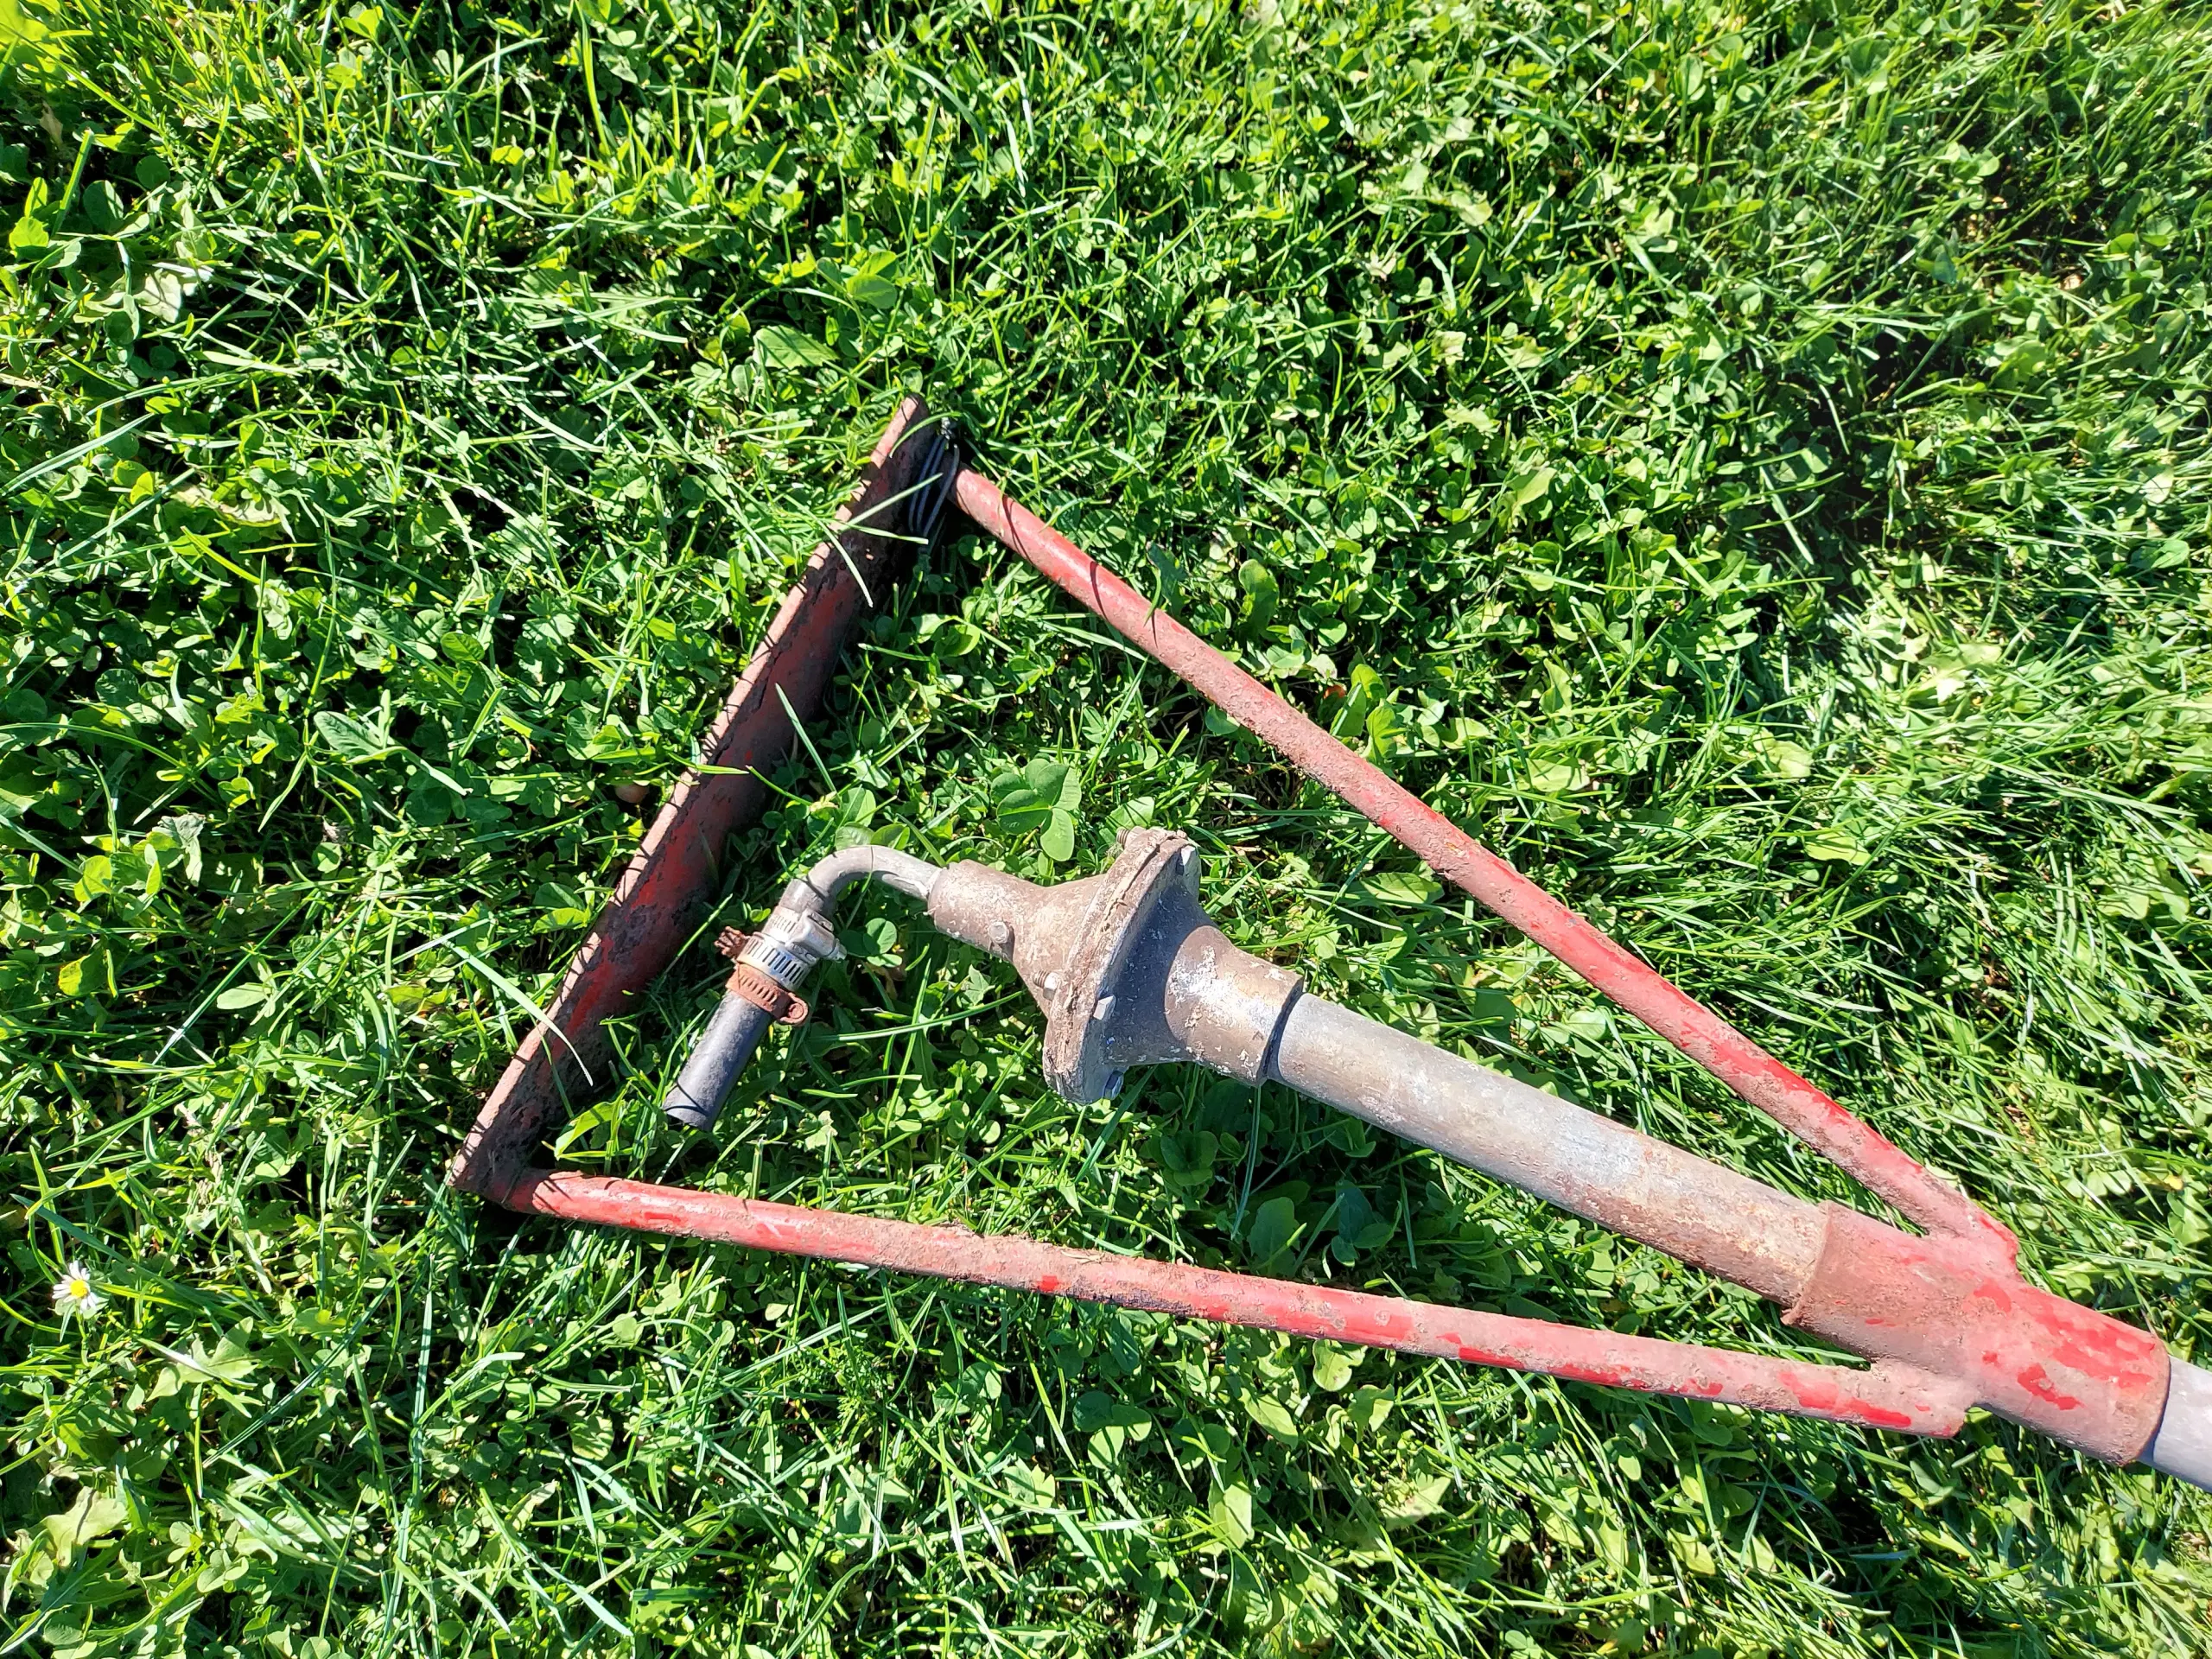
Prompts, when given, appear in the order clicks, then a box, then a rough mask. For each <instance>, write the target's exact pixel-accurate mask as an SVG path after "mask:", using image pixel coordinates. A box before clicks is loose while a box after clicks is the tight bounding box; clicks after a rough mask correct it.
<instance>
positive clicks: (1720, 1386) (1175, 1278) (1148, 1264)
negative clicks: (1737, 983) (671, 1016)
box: [506, 1170, 1968, 1436]
mask: <svg viewBox="0 0 2212 1659" xmlns="http://www.w3.org/2000/svg"><path fill="white" fill-rule="evenodd" d="M506 1201H507V1203H508V1205H510V1206H512V1208H514V1209H517V1210H520V1211H525V1212H528V1213H531V1214H536V1215H543V1216H557V1217H562V1218H563V1219H565V1220H569V1221H582V1222H595V1223H599V1224H603V1225H606V1226H610V1227H626V1228H629V1229H631V1230H634V1231H639V1232H648V1233H668V1234H673V1235H676V1236H680V1237H685V1238H706V1239H715V1240H718V1241H720V1242H721V1243H728V1244H740V1245H743V1246H745V1247H746V1248H747V1249H758V1250H775V1251H779V1252H780V1253H782V1254H784V1255H805V1256H813V1257H816V1258H817V1259H820V1260H824V1261H831V1262H857V1263H860V1264H861V1265H862V1266H865V1267H871V1268H890V1269H892V1270H893V1271H896V1272H899V1273H912V1274H925V1275H927V1276H929V1277H931V1278H935V1279H955V1280H958V1281H962V1282H963V1283H966V1284H974V1285H996V1286H999V1287H1002V1288H1005V1289H1007V1290H1027V1291H1034V1292H1036V1293H1037V1294H1039V1295H1045V1296H1071V1297H1074V1298H1076V1299H1077V1300H1082V1301H1087V1302H1109V1303H1111V1304H1113V1305H1114V1306H1116V1307H1138V1308H1146V1309H1148V1310H1150V1311H1152V1312H1154V1313H1172V1314H1175V1315H1178V1316H1179V1317H1181V1318H1184V1319H1208V1320H1211V1321H1212V1322H1213V1323H1215V1324H1217V1325H1256V1326H1259V1327H1261V1328H1262V1329H1264V1330H1270V1331H1281V1332H1287V1333H1289V1334H1290V1335H1292V1336H1298V1337H1315V1338H1326V1339H1328V1340H1330V1341H1333V1342H1344V1343H1354V1344H1358V1345H1360V1346H1362V1347H1367V1348H1393V1349H1395V1350H1397V1351H1399V1352H1401V1353H1408V1354H1424V1355H1428V1356H1431V1357H1436V1358H1442V1359H1460V1360H1465V1361H1467V1362H1468V1363H1471V1364H1476V1365H1497V1366H1503V1367H1505V1368H1506V1369H1508V1370H1517V1371H1533V1372H1536V1373H1539V1374H1541V1375H1543V1376H1558V1377H1564V1378H1567V1379H1568V1380H1569V1381H1572V1382H1577V1383H1598V1384H1600V1385H1602V1386H1605V1387H1607V1388H1617V1389H1637V1390H1639V1391H1641V1392H1643V1393H1647V1394H1673V1395H1686V1396H1688V1397H1689V1398H1691V1399H1696V1400H1712V1401H1717V1402H1723V1403H1725V1404H1728V1405H1737V1406H1748V1407H1751V1408H1755V1409H1758V1410H1761V1411H1784V1412H1789V1413H1791V1414H1795V1415H1796V1416H1800V1417H1822V1418H1826V1419H1827V1420H1829V1421H1832V1422H1839V1423H1856V1424H1859V1425H1861V1426H1862V1427H1869V1428H1887V1429H1894V1430H1897V1431H1900V1432H1903V1433H1910V1434H1932V1435H1937V1436H1948V1435H1951V1434H1955V1433H1957V1432H1958V1428H1959V1425H1960V1423H1961V1421H1964V1417H1965V1412H1966V1408H1967V1403H1968V1394H1967V1389H1966V1388H1965V1387H1964V1386H1963V1385H1962V1384H1960V1383H1955V1382H1952V1381H1950V1380H1948V1379H1947V1378H1940V1377H1935V1376H1929V1375H1927V1374H1926V1373H1924V1372H1921V1371H1917V1370H1913V1369H1912V1368H1910V1367H1909V1366H1902V1365H1896V1364H1891V1363H1886V1362H1885V1363H1881V1364H1878V1365H1876V1366H1875V1367H1874V1368H1873V1369H1872V1370H1864V1371H1861V1370H1849V1369H1847V1368H1846V1367H1843V1366H1840V1365H1802V1364H1798V1363H1794V1362H1792V1361H1789V1360H1781V1359H1772V1358H1768V1357H1764V1356H1762V1355H1758V1354H1738V1353H1731V1352H1729V1351H1726V1350H1725V1349H1719V1348H1699V1347H1693V1346H1691V1345H1689V1344H1684V1343H1673V1342H1662V1341H1659V1340H1656V1339H1655V1338H1649V1337H1630V1336H1622V1335H1619V1334H1618V1333H1616V1332H1611V1331H1589V1330H1584V1329H1582V1328H1580V1326H1576V1325H1554V1324H1553V1323H1551V1322H1550V1321H1548V1320H1546V1319H1515V1318H1513V1317H1511V1316H1510V1315H1507V1314H1503V1313H1474V1312H1470V1311H1469V1310H1467V1309H1465V1308H1457V1307H1440V1306H1431V1305H1429V1304H1427V1303H1423V1302H1409V1301H1404V1300H1400V1299H1399V1298H1397V1297H1394V1296H1371V1295H1368V1294H1365V1293H1363V1292H1360V1291H1351V1290H1332V1289H1328V1288H1326V1287H1322V1286H1319V1285H1307V1284H1300V1283H1296V1282H1294V1281H1290V1280H1284V1279H1261V1278H1255V1277H1251V1276H1249V1275H1248V1274H1236V1273H1219V1272H1216V1271H1214V1270H1213V1269H1211V1268H1198V1267H1192V1266H1189V1265H1187V1264H1185V1263H1183V1262H1155V1261H1153V1260H1151V1259H1150V1258H1148V1257H1146V1256H1131V1255H1108V1254H1106V1253H1105V1252H1103V1251H1099V1250H1075V1249H1067V1248H1065V1246H1062V1245H1058V1244H1047V1243H1042V1242H1041V1241H1039V1240H1037V1239H1033V1238H1021V1237H1017V1236H1007V1235H987V1234H982V1233H972V1232H969V1230H967V1229H965V1228H962V1227H925V1226H921V1225H919V1224H916V1223H913V1222H906V1221H882V1220H878V1219H875V1218H874V1217H868V1216H855V1215H849V1214H846V1213H844V1212H843V1211H836V1210H812V1209H802V1208H799V1207H798V1206H796V1205H787V1204H769V1203H765V1202H763V1201H761V1200H759V1199H747V1198H738V1197H735V1196H734V1195H732V1194H728V1193H721V1192H691V1191H690V1190H688V1189H686V1188H683V1187H676V1186H654V1185H649V1184H648V1183H645V1182H643V1181H626V1180H619V1179H613V1178H610V1177H607V1176H599V1175H576V1174H571V1173H567V1172H565V1171H550V1170H532V1171H531V1172H529V1173H526V1174H525V1175H524V1177H523V1178H522V1179H520V1180H519V1181H518V1182H517V1184H516V1185H515V1186H514V1188H513V1190H512V1192H510V1193H509V1194H508V1197H507V1200H506Z"/></svg>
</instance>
